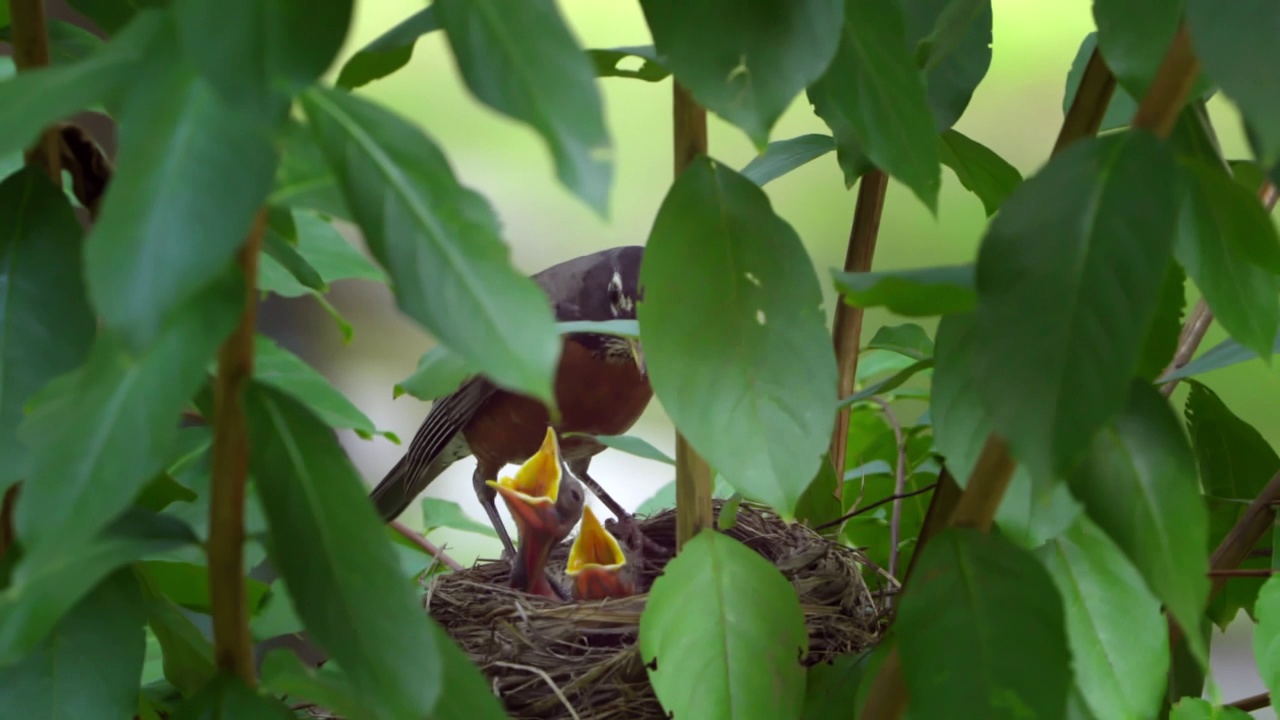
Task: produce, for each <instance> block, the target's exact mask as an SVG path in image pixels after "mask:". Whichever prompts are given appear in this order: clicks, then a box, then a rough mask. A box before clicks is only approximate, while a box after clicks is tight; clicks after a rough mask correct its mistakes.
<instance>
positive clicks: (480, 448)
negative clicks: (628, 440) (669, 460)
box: [370, 246, 653, 558]
mask: <svg viewBox="0 0 1280 720" xmlns="http://www.w3.org/2000/svg"><path fill="white" fill-rule="evenodd" d="M643 255H644V248H643V247H640V246H624V247H617V248H611V249H609V250H602V251H600V252H596V253H592V254H590V255H584V256H582V257H578V258H574V259H572V260H566V261H565V262H562V263H559V264H557V265H552V266H551V267H549V268H547V269H546V270H543V271H542V272H539V273H538V274H536V275H534V276H533V280H534V282H536V283H537V284H538V285H539V286H540V287H541V288H542V291H543V292H544V293H545V294H546V296H547V298H548V299H549V300H550V301H551V304H552V307H553V308H554V311H555V317H556V320H557V321H561V322H564V321H576V320H590V321H604V320H615V319H634V318H635V317H636V304H637V303H638V302H639V301H640V299H641V292H640V288H639V282H640V262H641V259H642V258H643ZM652 397H653V388H651V387H650V386H649V378H648V374H647V373H646V371H645V365H644V355H643V353H642V352H641V349H640V345H639V343H638V342H637V341H635V340H633V339H629V338H622V337H617V336H612V335H602V334H597V333H566V334H565V335H564V336H563V349H562V352H561V355H560V363H559V366H558V368H557V370H556V377H555V398H556V404H557V406H558V407H559V410H560V416H561V417H560V421H559V423H558V424H557V425H556V426H555V427H556V430H557V431H558V432H559V433H560V435H561V439H560V450H561V452H562V454H563V457H564V460H565V463H566V465H567V466H568V468H569V471H570V472H571V473H573V475H575V476H576V477H577V478H578V479H580V480H581V481H582V482H583V483H584V484H585V485H586V486H587V487H588V488H590V489H591V492H592V493H593V494H595V496H596V497H598V498H600V500H601V501H602V502H603V503H604V504H605V505H606V506H607V507H608V508H609V510H610V511H611V512H612V513H613V514H614V515H615V516H616V517H617V518H618V521H619V524H620V530H621V531H622V532H624V533H626V534H627V535H626V536H627V537H628V539H630V540H633V541H639V540H641V539H642V538H639V537H638V533H637V532H636V526H635V524H634V520H633V518H632V517H631V515H630V514H629V513H627V511H626V510H625V509H623V507H622V506H621V505H620V504H618V503H617V502H616V501H615V500H614V499H613V498H611V497H609V495H608V493H606V492H605V491H604V490H603V489H602V488H601V487H600V484H599V483H597V482H596V481H595V480H594V479H593V478H592V477H591V476H590V474H588V468H589V467H590V465H591V459H592V458H593V457H595V455H597V454H598V453H600V452H601V451H602V450H604V449H605V446H604V445H603V444H601V443H600V442H598V441H596V440H595V439H594V438H591V437H583V436H581V435H578V436H568V437H566V436H565V435H566V434H567V433H583V434H585V435H620V434H623V433H625V432H626V431H627V430H629V429H630V428H631V426H632V425H634V424H635V422H636V420H638V419H640V415H641V414H642V413H643V412H644V410H645V408H646V407H648V405H649V400H650V399H651V398H652ZM549 423H550V417H549V413H548V412H547V408H546V407H545V406H544V405H543V404H542V403H541V402H540V401H538V400H535V399H533V398H530V397H528V396H524V395H521V394H519V393H516V392H512V391H509V390H505V389H502V388H499V387H497V386H496V385H494V384H493V383H491V382H489V381H488V380H487V379H486V378H485V377H483V376H479V375H478V376H474V377H472V378H470V379H468V380H467V381H466V382H464V383H463V384H462V386H461V387H459V388H458V389H457V390H456V391H454V392H453V393H452V394H450V395H446V396H445V397H442V398H440V399H439V400H437V401H436V402H435V404H433V405H432V407H431V411H430V412H429V413H428V414H427V417H426V419H425V420H424V421H423V422H422V426H421V427H420V428H419V429H418V432H417V433H416V434H415V435H414V437H413V441H412V442H410V444H409V447H408V449H407V450H406V451H405V454H404V456H403V457H402V458H400V460H399V462H397V463H396V464H395V466H394V467H392V468H391V470H390V471H389V472H388V473H387V475H386V477H384V478H383V479H382V482H380V483H378V485H377V486H376V487H374V489H373V491H372V492H371V493H370V497H371V498H372V500H373V502H374V505H375V506H376V507H377V508H378V512H379V513H380V514H381V515H382V517H383V519H385V520H387V521H391V520H394V519H395V518H396V517H397V516H398V515H400V513H402V512H404V509H405V508H406V507H408V505H409V503H410V502H411V501H412V500H413V499H414V498H415V497H417V496H418V495H419V494H420V493H421V492H422V491H423V490H424V489H426V487H427V485H429V484H430V483H431V482H432V481H433V480H435V479H436V478H437V477H439V476H440V474H441V473H442V472H444V470H445V468H448V467H449V466H450V465H452V464H453V463H455V462H457V461H458V460H461V459H463V458H465V457H468V456H472V455H474V456H475V458H476V469H475V472H474V474H473V475H472V484H473V486H474V488H475V491H476V495H477V497H479V499H480V504H481V505H482V506H483V507H484V510H485V513H486V514H487V515H488V516H489V521H490V522H491V523H492V524H493V527H494V530H496V531H497V533H498V538H499V539H500V540H501V541H502V546H503V549H504V552H505V555H506V557H508V558H510V557H514V555H515V548H514V547H513V545H512V543H511V538H510V536H509V535H508V534H507V530H506V528H505V527H504V526H503V524H502V519H501V518H500V517H499V516H498V509H497V506H496V505H495V504H494V500H495V494H496V490H495V489H494V488H493V487H492V486H490V485H488V484H487V482H486V481H488V480H492V479H493V478H495V477H496V476H497V474H498V471H499V470H501V469H502V468H503V467H504V466H506V465H510V464H519V463H523V462H524V461H526V460H528V459H529V458H530V457H531V456H532V455H533V454H534V453H535V452H537V450H538V448H539V446H540V445H541V443H542V441H543V435H544V432H545V431H546V428H547V426H548V424H549Z"/></svg>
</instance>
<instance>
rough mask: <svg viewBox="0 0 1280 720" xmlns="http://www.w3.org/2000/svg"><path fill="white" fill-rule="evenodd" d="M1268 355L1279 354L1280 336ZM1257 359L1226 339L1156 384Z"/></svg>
mask: <svg viewBox="0 0 1280 720" xmlns="http://www.w3.org/2000/svg"><path fill="white" fill-rule="evenodd" d="M1269 354H1270V355H1277V354H1280V336H1277V337H1276V341H1275V344H1273V345H1272V346H1271V352H1270V353H1269ZM1257 357H1258V353H1256V352H1254V351H1253V350H1250V349H1249V348H1247V347H1245V346H1243V345H1241V344H1240V343H1239V342H1238V341H1236V340H1232V339H1231V338H1227V339H1226V340H1223V341H1222V342H1220V343H1218V344H1217V345H1214V346H1213V347H1211V348H1209V349H1208V350H1206V351H1205V352H1204V354H1202V355H1201V356H1200V357H1198V358H1196V359H1195V360H1192V361H1191V362H1189V363H1187V364H1186V365H1184V366H1183V367H1182V368H1180V369H1178V370H1175V371H1173V372H1171V373H1169V374H1168V375H1165V376H1164V377H1162V378H1160V379H1159V380H1158V381H1157V382H1161V383H1164V382H1168V381H1170V380H1180V379H1182V378H1189V377H1193V376H1195V375H1203V374H1204V373H1207V372H1213V371H1214V370H1221V369H1223V368H1227V367H1231V366H1232V365H1239V364H1240V363H1242V362H1248V361H1250V360H1253V359H1255V358H1257Z"/></svg>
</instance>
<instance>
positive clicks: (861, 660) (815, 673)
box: [800, 638, 892, 720]
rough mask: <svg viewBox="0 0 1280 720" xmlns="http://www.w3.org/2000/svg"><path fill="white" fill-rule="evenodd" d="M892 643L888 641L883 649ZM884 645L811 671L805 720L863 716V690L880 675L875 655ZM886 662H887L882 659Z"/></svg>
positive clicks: (806, 696) (805, 703)
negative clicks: (861, 696)
mask: <svg viewBox="0 0 1280 720" xmlns="http://www.w3.org/2000/svg"><path fill="white" fill-rule="evenodd" d="M890 642H892V638H885V640H884V641H883V645H888V644H889V643H890ZM880 647H881V645H877V646H876V647H875V648H873V649H871V650H868V651H866V652H861V653H856V652H850V653H846V654H844V655H838V656H836V658H835V660H832V661H831V662H823V663H818V664H817V665H814V666H813V667H811V668H809V673H808V675H809V677H808V678H807V681H806V683H805V698H804V712H803V713H802V714H801V716H800V717H801V718H803V720H846V719H847V718H849V717H850V716H852V715H854V714H855V713H861V712H862V705H861V704H860V703H859V702H858V700H859V694H860V693H859V690H861V689H862V686H863V683H864V682H866V679H867V678H874V677H875V673H876V672H878V671H879V664H878V663H875V660H874V655H876V654H878V650H879V648H880ZM881 659H882V660H883V658H881Z"/></svg>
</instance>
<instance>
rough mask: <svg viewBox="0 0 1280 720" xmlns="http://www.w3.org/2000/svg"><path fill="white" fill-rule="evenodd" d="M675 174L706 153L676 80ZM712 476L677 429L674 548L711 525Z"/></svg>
mask: <svg viewBox="0 0 1280 720" xmlns="http://www.w3.org/2000/svg"><path fill="white" fill-rule="evenodd" d="M671 86H672V92H673V97H672V113H671V115H672V126H673V128H674V137H673V143H672V144H673V146H674V148H675V176H676V177H680V173H682V172H684V169H685V168H686V167H688V166H689V163H690V162H692V161H693V159H694V158H696V157H698V156H699V155H706V154H707V111H706V110H705V109H704V108H703V107H702V106H700V105H698V103H697V101H696V100H694V99H693V95H692V94H690V93H689V91H688V90H686V89H684V87H682V86H681V85H680V83H678V82H674V81H673V82H672V83H671ZM711 491H712V477H711V467H710V466H709V465H707V461H706V460H704V459H702V458H701V457H699V456H698V453H697V451H695V450H694V449H693V446H692V445H690V444H689V441H688V440H686V439H685V437H684V435H683V434H682V433H680V431H679V430H677V431H676V548H677V550H678V549H679V548H682V547H684V544H685V542H687V541H688V540H689V539H690V538H692V537H693V536H695V535H697V534H698V533H699V532H701V531H702V530H703V529H704V528H709V527H713V525H712V522H713V520H712V517H713V516H712V513H711Z"/></svg>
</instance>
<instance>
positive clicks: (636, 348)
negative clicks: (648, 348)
mask: <svg viewBox="0 0 1280 720" xmlns="http://www.w3.org/2000/svg"><path fill="white" fill-rule="evenodd" d="M627 347H628V348H630V349H631V357H632V358H633V359H634V360H635V361H636V367H638V368H640V374H641V375H648V374H649V369H648V368H647V367H645V364H644V350H643V349H642V348H641V347H640V341H639V340H637V339H636V338H627Z"/></svg>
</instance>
